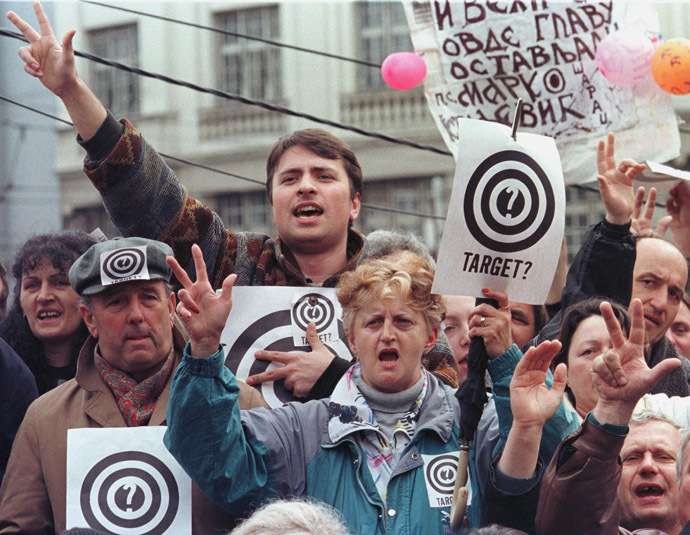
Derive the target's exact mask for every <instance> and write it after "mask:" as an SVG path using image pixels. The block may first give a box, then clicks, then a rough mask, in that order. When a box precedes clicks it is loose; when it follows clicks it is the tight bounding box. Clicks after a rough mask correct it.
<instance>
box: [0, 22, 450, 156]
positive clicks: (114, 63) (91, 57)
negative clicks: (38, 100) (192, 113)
mask: <svg viewBox="0 0 690 535" xmlns="http://www.w3.org/2000/svg"><path fill="white" fill-rule="evenodd" d="M0 35H5V36H7V37H13V38H15V39H19V40H20V41H24V42H28V41H27V40H26V39H25V38H24V36H23V35H22V34H21V33H18V32H12V31H8V30H3V29H2V28H0ZM74 54H75V56H78V57H81V58H86V59H88V60H91V61H94V62H96V63H101V64H103V65H108V66H109V67H115V68H116V69H120V70H124V71H128V72H133V73H134V74H138V75H140V76H144V77H147V78H154V79H156V80H161V81H163V82H167V83H170V84H174V85H179V86H181V87H186V88H188V89H193V90H195V91H199V92H201V93H208V94H211V95H214V96H217V97H221V98H225V99H229V100H236V101H238V102H241V103H243V104H247V105H250V106H258V107H260V108H264V109H266V110H270V111H276V112H279V113H283V114H285V115H291V116H293V117H300V118H302V119H307V120H309V121H313V122H315V123H319V124H325V125H327V126H332V127H334V128H339V129H341V130H349V131H350V132H354V133H356V134H360V135H362V136H366V137H372V138H376V139H381V140H383V141H388V142H389V143H395V144H398V145H406V146H408V147H412V148H415V149H420V150H426V151H430V152H435V153H436V154H442V155H444V156H452V154H451V153H450V151H447V150H445V149H439V148H438V147H434V146H432V145H424V144H421V143H415V142H414V141H410V140H407V139H398V138H394V137H391V136H387V135H385V134H380V133H378V132H371V131H368V130H364V129H362V128H359V127H358V126H354V125H347V124H343V123H338V122H336V121H331V120H329V119H322V118H320V117H316V116H315V115H311V114H308V113H302V112H298V111H295V110H291V109H290V108H286V107H284V106H278V105H276V104H271V103H269V102H265V101H263V100H257V99H251V98H248V97H244V96H242V95H238V94H235V93H228V92H227V91H221V90H219V89H212V88H206V87H202V86H200V85H197V84H193V83H191V82H185V81H184V80H177V79H175V78H171V77H169V76H165V75H163V74H156V73H152V72H149V71H145V70H143V69H140V68H138V67H133V66H131V65H125V64H124V63H119V62H117V61H112V60H108V59H105V58H101V57H100V56H96V55H94V54H88V53H86V52H78V51H76V50H75V51H74Z"/></svg>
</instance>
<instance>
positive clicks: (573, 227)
mask: <svg viewBox="0 0 690 535" xmlns="http://www.w3.org/2000/svg"><path fill="white" fill-rule="evenodd" d="M595 188H596V186H595V185H587V186H571V187H567V188H566V189H565V198H566V204H565V213H566V215H565V238H566V241H567V244H568V262H572V261H573V258H575V254H576V253H577V251H578V250H579V249H580V246H581V245H582V241H583V239H584V237H585V234H587V230H588V229H589V227H590V226H591V225H593V224H595V223H598V222H599V221H601V218H602V217H604V215H605V209H604V205H603V203H602V202H601V197H600V195H599V192H598V191H597V190H596V189H595Z"/></svg>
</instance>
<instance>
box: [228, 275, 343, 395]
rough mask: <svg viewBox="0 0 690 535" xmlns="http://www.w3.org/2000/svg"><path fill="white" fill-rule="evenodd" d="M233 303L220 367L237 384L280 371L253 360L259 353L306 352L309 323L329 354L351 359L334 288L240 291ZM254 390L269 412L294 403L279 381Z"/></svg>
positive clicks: (242, 288)
mask: <svg viewBox="0 0 690 535" xmlns="http://www.w3.org/2000/svg"><path fill="white" fill-rule="evenodd" d="M232 303H233V307H232V310H231V311H230V316H228V321H227V323H226V326H225V329H224V330H223V334H222V336H221V342H222V343H223V344H225V365H226V366H227V367H228V368H230V371H232V372H233V373H234V374H235V375H236V376H237V378H238V379H240V380H242V381H245V380H246V379H247V377H249V376H250V375H256V374H258V373H261V372H264V371H267V370H271V369H275V368H278V367H281V366H283V365H282V364H280V363H277V362H270V361H266V360H259V359H257V358H255V357H254V354H255V353H256V352H257V351H259V350H266V351H288V352H301V353H305V352H309V351H311V347H310V345H309V342H307V335H306V331H307V326H308V325H309V323H312V322H313V323H314V324H315V326H316V333H317V335H318V337H319V339H320V340H321V342H322V343H323V344H324V345H325V346H326V347H327V348H328V349H329V350H330V351H331V352H332V353H333V354H335V355H337V356H339V357H341V358H343V359H346V360H348V361H349V360H351V359H352V354H351V353H350V350H349V349H348V345H347V338H346V336H345V331H344V328H343V324H342V319H341V317H342V309H341V308H340V303H339V302H338V299H337V298H336V296H335V290H334V289H333V288H294V287H288V286H284V287H275V286H274V287H261V286H239V287H235V288H233V289H232ZM257 389H258V390H259V391H260V392H261V394H262V395H263V397H264V399H265V400H266V403H268V405H269V406H271V407H272V408H275V407H280V406H281V405H283V404H284V403H287V402H289V401H295V400H297V398H296V397H295V396H294V395H293V394H292V392H290V391H289V390H287V389H286V388H285V387H284V385H283V381H282V380H281V381H272V382H268V383H263V384H261V385H258V386H257Z"/></svg>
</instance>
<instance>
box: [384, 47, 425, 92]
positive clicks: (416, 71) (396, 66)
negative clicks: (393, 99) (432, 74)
mask: <svg viewBox="0 0 690 535" xmlns="http://www.w3.org/2000/svg"><path fill="white" fill-rule="evenodd" d="M381 76H382V77H383V81H384V82H386V83H387V84H388V85H389V86H390V87H392V88H393V89H397V90H398V91H407V90H408V89H412V88H413V87H415V86H417V85H419V84H420V83H421V81H422V80H424V77H425V76H426V63H424V60H423V59H422V58H421V57H420V56H418V55H417V54H415V53H414V52H395V53H393V54H391V55H390V56H388V57H387V58H386V59H385V60H383V63H382V64H381Z"/></svg>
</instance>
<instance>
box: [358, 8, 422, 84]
mask: <svg viewBox="0 0 690 535" xmlns="http://www.w3.org/2000/svg"><path fill="white" fill-rule="evenodd" d="M356 6H357V21H358V25H357V26H358V28H359V29H360V30H359V40H360V55H361V57H362V59H364V60H366V61H369V62H372V63H376V64H380V63H382V62H383V60H384V59H386V56H388V55H389V54H392V53H393V52H412V51H413V50H414V48H413V47H412V40H411V39H410V29H409V27H408V25H407V19H406V18H405V11H404V9H403V5H402V2H381V1H377V0H372V1H365V2H358V3H357V4H356ZM358 79H359V80H360V83H361V85H362V87H364V88H376V87H383V86H384V82H383V80H382V78H381V73H380V71H379V70H378V69H373V68H371V67H366V66H362V67H361V75H360V76H359V77H358Z"/></svg>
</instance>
